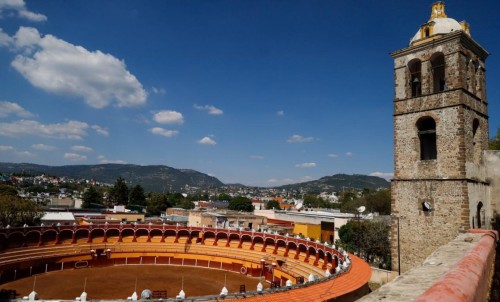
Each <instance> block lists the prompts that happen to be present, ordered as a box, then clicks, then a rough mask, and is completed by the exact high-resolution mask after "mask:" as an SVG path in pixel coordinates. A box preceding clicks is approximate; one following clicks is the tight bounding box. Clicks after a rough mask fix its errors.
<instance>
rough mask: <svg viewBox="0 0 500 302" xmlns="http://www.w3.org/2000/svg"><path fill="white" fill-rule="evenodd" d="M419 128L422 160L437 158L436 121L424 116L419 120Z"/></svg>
mask: <svg viewBox="0 0 500 302" xmlns="http://www.w3.org/2000/svg"><path fill="white" fill-rule="evenodd" d="M417 129H418V138H419V140H420V160H431V159H436V158H437V148H436V122H435V121H434V119H433V118H431V117H423V118H421V119H419V120H418V121H417Z"/></svg>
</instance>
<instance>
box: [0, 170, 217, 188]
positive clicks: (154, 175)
mask: <svg viewBox="0 0 500 302" xmlns="http://www.w3.org/2000/svg"><path fill="white" fill-rule="evenodd" d="M0 172H2V173H13V172H17V173H21V172H27V173H31V174H39V173H44V174H48V175H55V176H67V177H71V178H75V179H80V178H84V179H95V180H97V181H100V182H104V183H109V184H113V183H115V181H116V179H117V178H118V177H120V176H121V177H123V178H124V179H125V180H126V181H127V183H128V184H132V185H135V184H140V185H141V186H142V187H143V188H144V190H145V191H146V192H148V191H151V192H162V191H176V192H182V191H183V190H184V187H185V185H189V186H191V187H209V186H211V187H220V186H223V185H224V184H223V183H222V182H221V181H220V180H218V179H217V178H215V177H212V176H209V175H207V174H203V173H200V172H197V171H194V170H188V169H175V168H171V167H167V166H160V165H158V166H139V165H130V164H102V165H72V166H44V165H35V164H26V163H22V164H16V163H0Z"/></svg>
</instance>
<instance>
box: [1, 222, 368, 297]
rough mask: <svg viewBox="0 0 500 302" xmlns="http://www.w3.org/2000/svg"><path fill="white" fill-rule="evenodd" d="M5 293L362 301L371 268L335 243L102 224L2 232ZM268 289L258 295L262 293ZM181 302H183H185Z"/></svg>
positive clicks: (247, 233)
mask: <svg viewBox="0 0 500 302" xmlns="http://www.w3.org/2000/svg"><path fill="white" fill-rule="evenodd" d="M0 249H1V253H0V270H1V272H0V289H1V290H2V291H3V295H4V296H5V295H9V294H10V295H11V296H10V297H11V298H13V299H22V298H23V297H25V296H28V295H29V294H30V293H31V292H32V291H33V290H34V291H35V292H36V293H37V294H38V298H39V299H41V300H75V298H76V297H79V296H80V294H81V293H82V292H83V291H85V292H86V293H87V300H126V299H127V298H128V297H131V296H132V294H133V293H134V291H135V292H137V294H138V295H139V299H140V295H141V293H142V291H143V290H145V289H148V290H150V291H151V293H152V295H151V298H152V299H159V298H162V299H163V300H166V299H168V300H170V299H172V300H174V299H176V297H177V298H178V299H179V298H180V297H178V296H179V294H180V291H181V290H182V291H183V292H184V293H185V295H186V299H187V300H193V299H195V298H196V297H198V298H196V299H198V300H200V301H210V300H217V299H220V298H221V297H220V294H221V291H222V289H223V288H224V287H225V288H227V294H226V295H224V296H225V297H224V298H225V300H231V299H241V298H243V297H244V298H245V299H246V300H250V301H270V300H269V299H270V298H271V297H272V301H286V302H290V301H333V300H335V301H353V300H354V299H356V298H358V297H360V296H362V295H364V294H366V292H367V291H368V286H367V283H368V281H369V279H370V276H371V270H370V267H369V266H368V265H367V264H366V263H365V262H363V261H362V260H361V259H359V258H358V257H356V256H353V255H349V254H347V253H345V252H344V251H342V250H338V249H336V247H335V246H332V245H329V244H327V243H321V242H314V241H311V240H308V239H304V238H296V237H291V236H287V235H278V234H271V233H261V232H255V231H244V230H240V229H220V228H219V229H217V228H205V227H189V226H168V225H152V224H148V225H139V224H134V225H125V224H116V225H112V224H109V225H108V224H103V225H86V226H79V225H74V226H50V227H49V226H47V227H44V226H42V227H26V228H9V229H1V230H0ZM259 283H260V284H262V285H263V288H262V289H261V290H260V289H259V290H257V288H258V284H259ZM180 300H182V299H180Z"/></svg>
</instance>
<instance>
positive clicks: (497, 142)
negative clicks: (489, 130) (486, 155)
mask: <svg viewBox="0 0 500 302" xmlns="http://www.w3.org/2000/svg"><path fill="white" fill-rule="evenodd" d="M490 150H500V127H498V129H497V134H496V135H495V137H493V138H492V139H490Z"/></svg>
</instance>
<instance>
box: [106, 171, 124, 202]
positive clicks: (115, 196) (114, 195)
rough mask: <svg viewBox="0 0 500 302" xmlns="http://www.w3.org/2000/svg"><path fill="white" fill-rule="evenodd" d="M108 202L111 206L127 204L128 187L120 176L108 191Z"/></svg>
mask: <svg viewBox="0 0 500 302" xmlns="http://www.w3.org/2000/svg"><path fill="white" fill-rule="evenodd" d="M109 198H110V202H111V204H113V205H117V204H124V205H126V204H127V203H128V186H127V184H126V183H125V180H124V179H123V178H122V177H121V176H120V177H118V179H117V180H116V182H115V184H114V186H113V187H112V188H111V190H110V191H109Z"/></svg>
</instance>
